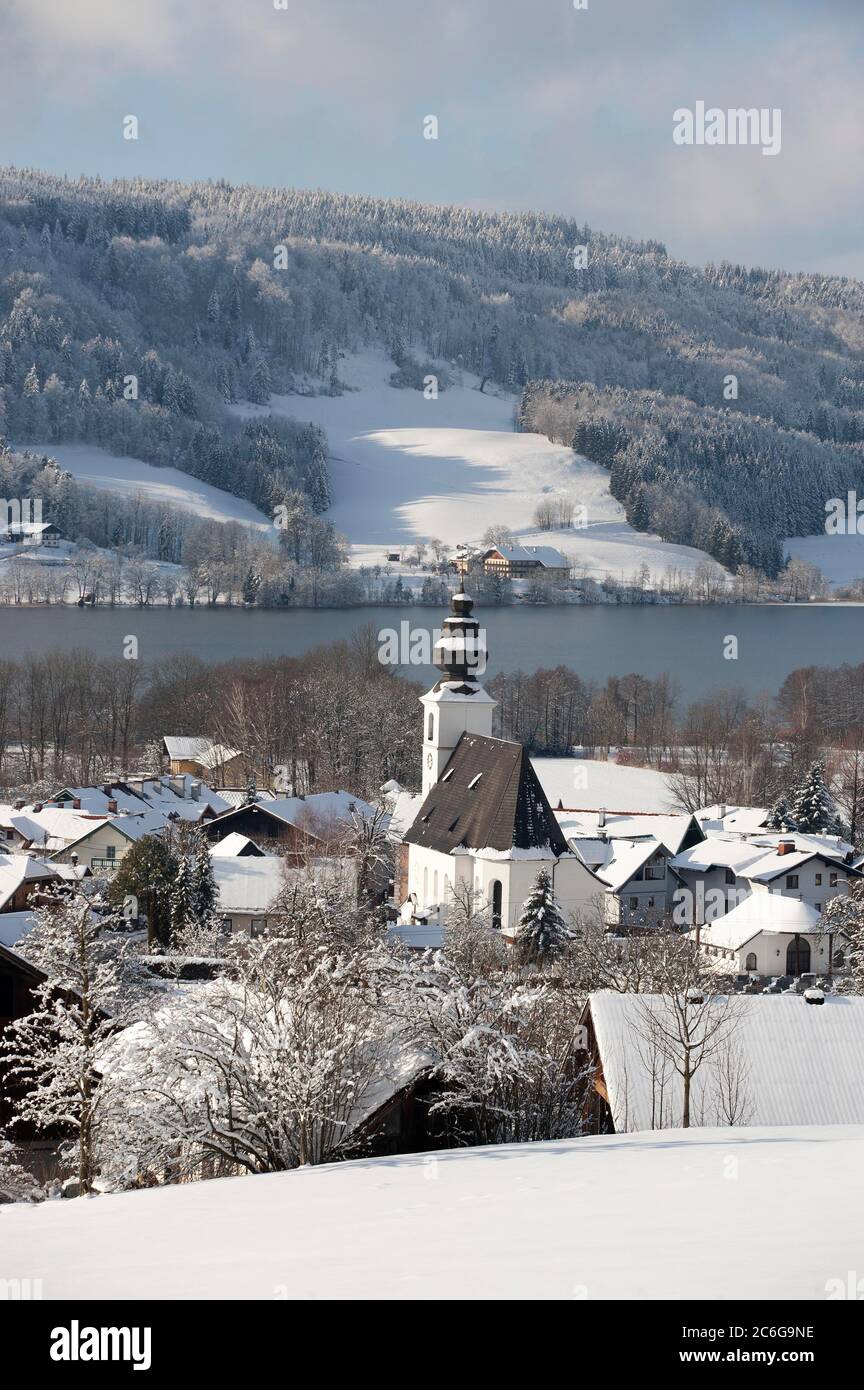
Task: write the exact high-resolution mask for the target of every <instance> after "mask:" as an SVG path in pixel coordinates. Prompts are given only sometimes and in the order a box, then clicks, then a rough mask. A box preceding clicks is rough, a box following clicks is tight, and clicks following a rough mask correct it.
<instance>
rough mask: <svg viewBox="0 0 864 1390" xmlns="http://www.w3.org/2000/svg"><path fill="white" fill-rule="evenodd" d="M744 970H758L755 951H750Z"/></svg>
mask: <svg viewBox="0 0 864 1390" xmlns="http://www.w3.org/2000/svg"><path fill="white" fill-rule="evenodd" d="M744 969H745V970H755V969H756V952H755V951H748V953H747V959H746V961H745V962H744Z"/></svg>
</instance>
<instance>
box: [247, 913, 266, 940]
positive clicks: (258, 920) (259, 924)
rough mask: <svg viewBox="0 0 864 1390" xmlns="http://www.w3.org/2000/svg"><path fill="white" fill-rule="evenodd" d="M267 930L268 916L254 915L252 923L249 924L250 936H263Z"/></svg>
mask: <svg viewBox="0 0 864 1390" xmlns="http://www.w3.org/2000/svg"><path fill="white" fill-rule="evenodd" d="M266 930H267V918H266V917H253V918H252V921H251V923H250V924H249V935H250V936H263V935H264V933H265V931H266Z"/></svg>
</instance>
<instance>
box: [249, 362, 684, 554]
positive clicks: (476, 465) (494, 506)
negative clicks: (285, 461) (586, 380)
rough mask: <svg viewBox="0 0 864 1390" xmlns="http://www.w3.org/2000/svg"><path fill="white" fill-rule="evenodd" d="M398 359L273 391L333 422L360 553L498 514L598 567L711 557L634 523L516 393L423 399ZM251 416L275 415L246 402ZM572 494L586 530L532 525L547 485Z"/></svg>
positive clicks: (343, 512)
mask: <svg viewBox="0 0 864 1390" xmlns="http://www.w3.org/2000/svg"><path fill="white" fill-rule="evenodd" d="M394 370H395V368H394V365H393V363H392V362H391V361H390V360H389V358H387V357H386V356H385V355H384V353H382V352H375V351H370V352H367V353H363V354H359V355H357V356H354V357H349V358H347V359H345V360H344V361H343V362H341V363H340V366H339V375H340V380H342V381H344V382H346V383H347V384H348V385H350V386H354V387H357V388H359V389H357V390H354V391H346V392H345V393H344V394H343V395H341V396H332V397H331V396H310V397H307V396H296V395H295V396H273V397H272V398H271V408H272V410H273V411H274V412H275V413H276V414H284V415H293V416H295V417H296V418H297V419H299V420H303V421H307V420H311V421H313V422H314V423H315V424H317V425H320V426H321V427H322V428H323V429H324V430H325V431H326V433H327V439H328V444H329V448H330V454H331V462H330V469H331V476H332V483H333V499H334V501H333V506H332V507H331V509H330V510H329V511H328V513H327V516H328V518H329V519H330V520H331V521H332V522H333V523H334V525H335V526H336V528H337V530H339V531H341V532H342V533H343V534H344V535H346V536H347V537H348V539H349V540H350V541H351V543H352V558H353V561H354V563H355V564H379V563H381V561H382V552H383V550H384V549H385V548H386V547H397V548H398V547H407V546H410V545H411V543H412V542H414V541H415V540H418V539H423V540H428V539H429V538H430V537H433V536H434V537H438V538H439V539H440V540H442V541H443V542H444V543H445V544H447V545H449V546H454V545H456V544H457V543H458V542H460V541H464V542H473V541H479V540H480V538H481V536H482V535H483V532H484V531H485V530H486V528H487V527H488V526H491V525H493V524H503V525H505V526H509V527H510V528H511V530H512V531H514V532H516V533H517V534H518V535H519V538H520V539H521V540H522V541H527V542H529V543H535V544H536V543H540V544H545V545H555V546H558V547H559V548H560V549H563V550H564V551H565V553H566V554H567V555H568V556H571V557H572V558H573V561H574V564H576V565H577V566H578V567H580V568H584V570H585V573H586V574H587V575H588V576H589V577H592V578H602V577H603V576H604V575H605V574H607V573H609V574H613V575H615V576H616V577H620V576H622V575H623V576H624V577H626V578H628V579H629V578H630V577H631V576H632V575H633V573H634V572H635V571H636V570H638V569H639V567H640V566H641V565H642V564H643V562H644V563H645V564H647V565H648V566H649V568H650V570H651V572H652V574H655V575H657V576H658V577H659V576H661V575H662V574H663V573H664V571H665V570H666V569H667V568H670V567H671V568H673V569H676V570H679V571H681V572H682V573H686V574H691V573H692V572H693V570H694V569H695V568H696V566H697V565H698V563H699V561H700V560H701V559H703V558H704V556H703V553H702V552H701V551H698V550H693V549H692V548H690V547H689V546H680V545H667V544H665V543H664V542H663V541H661V540H659V539H658V538H657V537H654V536H648V535H642V534H640V533H639V532H637V531H634V530H633V529H632V527H630V526H628V525H627V522H626V521H625V520H624V510H623V508H622V507H621V506H620V504H619V503H618V502H616V501H615V499H614V498H613V497H612V496H611V494H610V492H609V475H608V473H607V472H606V471H605V470H604V469H602V468H600V467H599V466H598V465H596V464H593V463H589V462H588V461H587V460H586V459H579V458H577V457H576V456H575V455H574V454H573V452H572V450H570V449H565V448H561V447H560V446H558V445H555V444H551V443H550V442H549V440H548V439H545V438H544V437H543V436H542V435H539V434H516V433H514V431H513V411H514V404H515V403H514V400H513V398H512V397H511V396H506V397H501V396H496V395H491V394H489V393H488V392H483V393H482V394H481V393H480V391H479V390H478V389H477V386H478V382H477V379H476V378H475V377H472V376H470V375H469V374H468V373H465V374H464V384H463V385H461V386H459V385H454V386H452V387H449V388H448V389H447V390H446V391H442V392H441V393H440V394H439V396H438V398H437V400H426V399H425V398H424V396H423V393H422V392H421V391H413V390H398V389H396V388H394V387H392V386H390V385H389V384H388V382H389V378H390V376H391V374H392V373H393V371H394ZM237 410H238V413H240V414H243V415H251V414H266V413H267V412H266V409H265V408H264V407H262V406H240V407H237ZM555 493H565V494H566V495H567V496H569V497H571V498H572V500H573V503H574V505H575V506H576V507H579V506H583V507H584V508H585V510H586V513H587V525H586V526H585V528H584V529H573V530H565V531H551V532H549V531H546V532H540V531H536V530H534V529H532V517H533V514H534V509H535V507H536V506H537V504H538V502H540V501H541V500H542V499H543V498H544V496H548V495H554V494H555Z"/></svg>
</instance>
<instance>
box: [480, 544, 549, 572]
mask: <svg viewBox="0 0 864 1390" xmlns="http://www.w3.org/2000/svg"><path fill="white" fill-rule="evenodd" d="M480 563H481V565H482V566H483V572H484V574H497V575H498V576H499V577H500V578H502V579H528V578H530V577H531V576H532V575H534V574H537V573H538V572H540V571H542V573H544V574H547V575H550V576H551V577H553V578H556V579H564V578H566V577H567V575H569V573H570V568H571V567H570V564H569V561H568V560H567V558H566V556H564V555H562V554H561V551H560V550H556V549H555V548H554V546H551V545H517V544H514V545H493V546H490V547H489V549H488V550H484V551H483V553H482V554H481V556H480Z"/></svg>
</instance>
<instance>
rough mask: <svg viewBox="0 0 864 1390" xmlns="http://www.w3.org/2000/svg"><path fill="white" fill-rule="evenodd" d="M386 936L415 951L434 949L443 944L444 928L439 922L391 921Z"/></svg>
mask: <svg viewBox="0 0 864 1390" xmlns="http://www.w3.org/2000/svg"><path fill="white" fill-rule="evenodd" d="M387 938H388V940H389V941H401V942H402V943H403V945H405V946H410V947H411V948H412V950H415V951H430V950H433V951H436V950H438V949H439V947H441V946H443V944H444V928H443V926H442V925H441V923H440V922H393V923H392V925H391V926H389V927H388V928H387Z"/></svg>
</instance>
